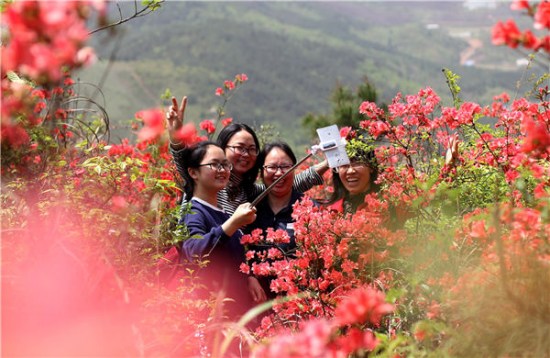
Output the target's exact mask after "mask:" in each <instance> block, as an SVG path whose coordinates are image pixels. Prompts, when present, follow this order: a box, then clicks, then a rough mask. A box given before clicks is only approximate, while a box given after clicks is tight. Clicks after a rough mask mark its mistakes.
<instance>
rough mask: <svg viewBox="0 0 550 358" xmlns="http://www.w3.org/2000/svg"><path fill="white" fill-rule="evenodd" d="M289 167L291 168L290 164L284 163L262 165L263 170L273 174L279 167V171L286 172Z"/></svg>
mask: <svg viewBox="0 0 550 358" xmlns="http://www.w3.org/2000/svg"><path fill="white" fill-rule="evenodd" d="M290 168H292V165H289V164H286V165H264V170H265V171H266V172H268V173H269V174H275V173H277V171H278V170H279V169H281V172H283V173H286V172H287V171H288V170H289V169H290Z"/></svg>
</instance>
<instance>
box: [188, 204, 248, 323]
mask: <svg viewBox="0 0 550 358" xmlns="http://www.w3.org/2000/svg"><path fill="white" fill-rule="evenodd" d="M229 217H230V216H229V215H228V214H226V213H225V212H224V211H222V210H221V209H217V208H214V207H213V206H211V205H208V204H206V203H205V202H204V201H201V200H197V199H196V198H193V199H191V212H190V213H189V214H186V215H184V216H183V217H182V218H181V220H180V223H181V224H185V225H186V226H187V230H188V231H189V235H190V238H189V239H187V240H185V241H184V242H183V243H182V246H181V248H182V250H181V251H182V259H183V260H186V261H188V262H196V261H198V260H207V261H208V264H207V265H206V267H204V268H201V269H200V270H199V278H200V279H201V281H202V283H203V284H204V285H205V286H206V287H207V288H208V289H209V291H219V290H221V289H223V290H224V292H225V293H226V294H227V296H228V297H231V298H233V299H235V300H236V301H237V302H238V304H239V305H240V306H241V308H240V309H243V310H246V309H247V308H249V307H251V303H250V295H249V293H248V282H247V275H245V274H243V273H241V272H239V266H240V265H241V263H243V262H244V261H245V258H244V247H243V246H242V245H241V242H240V240H241V237H242V232H241V231H240V230H238V231H236V232H235V234H233V235H232V236H228V235H227V234H225V232H224V231H223V230H222V227H221V225H222V224H223V223H224V222H225V221H226V220H227V219H229ZM233 313H236V314H242V313H243V312H235V311H234V312H233Z"/></svg>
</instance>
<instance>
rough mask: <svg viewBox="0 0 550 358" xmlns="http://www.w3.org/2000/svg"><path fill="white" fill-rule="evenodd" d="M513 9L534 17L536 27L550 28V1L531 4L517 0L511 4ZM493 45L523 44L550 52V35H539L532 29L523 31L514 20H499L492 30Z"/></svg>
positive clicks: (536, 49)
mask: <svg viewBox="0 0 550 358" xmlns="http://www.w3.org/2000/svg"><path fill="white" fill-rule="evenodd" d="M510 7H511V9H512V10H519V11H525V12H526V14H527V15H529V16H531V17H533V20H534V27H535V29H538V30H545V29H549V28H550V2H548V1H546V0H544V1H541V2H540V3H538V4H534V3H533V4H531V3H529V2H528V1H525V0H515V1H513V2H512V4H511V6H510ZM492 42H493V45H497V46H499V45H506V46H508V47H511V48H514V49H515V48H517V47H518V46H523V47H524V48H527V49H529V50H532V51H538V50H539V49H543V50H545V51H546V52H550V36H548V35H545V36H537V35H535V34H534V33H533V32H532V31H531V30H525V31H523V32H522V31H521V30H520V29H519V28H518V26H517V24H516V23H515V21H514V20H511V19H510V20H507V21H505V22H502V21H499V22H497V24H496V25H495V26H494V27H493V31H492Z"/></svg>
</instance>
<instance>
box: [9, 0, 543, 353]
mask: <svg viewBox="0 0 550 358" xmlns="http://www.w3.org/2000/svg"><path fill="white" fill-rule="evenodd" d="M513 4H514V7H520V8H523V9H526V10H527V11H528V13H529V14H530V15H533V16H534V18H535V21H536V23H537V24H541V26H546V25H547V23H548V21H546V20H545V15H544V14H546V13H547V12H546V11H545V8H546V5H547V3H546V2H542V3H540V4H539V5H538V6H535V5H532V4H528V3H527V2H522V1H517V2H514V3H513ZM92 14H95V15H94V16H92ZM4 15H5V17H4V18H5V19H6V25H7V30H8V32H7V33H6V34H5V38H6V41H5V42H3V47H2V68H1V74H2V79H1V80H2V122H1V126H2V135H1V146H2V159H1V165H2V167H1V168H2V193H1V196H0V198H1V200H2V244H3V247H2V248H3V250H2V292H3V297H2V320H3V338H2V343H3V349H4V352H5V353H6V354H8V355H58V356H63V355H65V356H67V355H83V354H84V355H95V356H113V355H116V356H122V355H130V356H138V355H140V356H190V355H191V356H201V355H202V356H206V355H208V354H212V355H214V356H221V355H223V354H224V352H225V349H226V347H227V346H228V344H229V342H230V341H231V340H232V339H235V340H236V339H238V337H239V336H240V337H241V339H243V342H244V343H243V344H245V345H247V346H248V347H247V350H248V351H249V352H250V354H251V355H253V356H257V357H264V356H278V357H287V356H288V357H292V356H300V357H302V356H319V357H321V356H323V357H324V356H336V357H345V356H356V357H363V356H392V357H393V356H396V355H398V356H407V355H410V356H419V355H420V356H423V355H425V356H429V355H436V356H442V355H447V356H487V355H491V356H522V355H532V356H545V355H548V353H549V352H550V346H549V343H548V342H547V340H546V339H545V337H548V336H549V334H550V300H548V289H547V288H548V285H549V284H550V282H548V281H549V278H550V242H549V237H550V218H549V215H550V214H549V213H550V211H549V200H550V199H549V198H550V196H549V194H550V189H549V187H550V186H549V184H550V164H549V155H550V120H549V117H548V107H549V102H548V94H549V92H548V88H547V87H546V86H545V85H543V84H542V83H543V82H541V81H539V82H536V83H535V84H534V85H535V86H536V88H537V91H536V92H535V93H534V96H533V97H532V98H518V99H513V100H512V99H511V98H510V97H509V96H508V95H507V94H505V93H504V94H502V95H500V96H497V97H495V98H494V100H493V103H491V104H490V105H486V106H482V105H480V104H477V103H474V102H463V101H462V100H461V98H460V89H459V85H458V80H459V77H458V76H457V75H456V74H454V73H452V72H451V71H448V70H447V71H446V72H445V74H446V76H447V81H448V83H449V88H450V95H451V98H452V100H453V101H452V102H453V104H452V105H451V106H444V105H443V104H442V100H441V98H440V96H439V95H438V94H437V93H435V92H434V91H433V90H432V89H430V88H424V89H421V90H419V91H418V93H416V94H397V95H396V96H395V98H394V99H393V100H392V102H391V104H390V105H388V106H387V108H380V107H378V106H377V105H376V104H375V103H373V102H368V101H366V102H363V103H362V104H361V105H360V107H359V108H357V111H358V113H359V114H360V115H361V116H362V121H361V122H360V128H353V129H351V128H343V131H342V135H345V136H348V137H349V138H351V137H353V136H364V137H369V138H372V140H373V141H374V143H375V146H376V157H377V161H378V164H379V169H380V175H379V178H378V182H379V185H380V187H381V190H380V192H379V193H374V194H370V195H368V196H366V197H365V202H366V204H367V205H366V209H365V210H361V211H359V212H357V213H356V214H354V215H349V214H347V215H343V214H338V213H335V212H331V211H329V210H327V209H326V208H322V207H319V206H316V205H313V202H312V200H311V199H310V198H313V199H322V198H326V195H327V192H329V191H330V180H331V175H332V173H331V172H329V173H327V174H326V178H325V179H326V185H325V186H321V187H317V188H315V189H313V190H311V191H310V192H308V193H307V194H308V198H306V199H305V200H303V201H302V202H300V203H297V204H295V206H294V216H295V220H296V222H295V224H294V229H295V235H296V244H297V250H296V253H295V255H293V256H289V255H285V254H284V253H283V252H281V251H280V250H278V249H276V248H275V245H276V244H277V243H285V242H288V240H289V237H288V235H287V234H286V232H283V231H268V232H267V233H261V232H259V231H255V232H253V233H252V234H251V235H247V236H244V237H243V244H245V245H256V247H258V246H259V247H261V248H262V249H256V250H249V251H248V252H247V257H248V259H250V260H251V261H253V262H254V263H253V264H252V265H250V266H249V265H248V264H246V263H243V265H242V266H241V270H242V271H243V272H246V273H254V274H255V275H257V276H270V277H272V278H273V280H272V282H271V289H272V291H273V292H275V293H276V294H277V295H278V299H277V300H275V301H274V302H269V303H267V304H265V305H263V306H260V307H258V308H256V310H255V311H251V312H250V314H249V315H248V316H247V317H245V321H247V322H249V321H250V320H251V319H252V318H251V317H252V316H255V315H257V314H258V313H259V312H260V311H262V310H264V311H265V312H264V313H263V314H262V316H261V318H262V319H261V322H260V323H259V324H258V327H256V328H255V329H249V328H250V326H246V322H244V321H241V322H237V323H231V322H226V321H224V320H223V317H222V315H221V313H220V312H221V310H220V307H221V306H222V305H223V300H224V297H223V295H220V296H218V297H212V298H211V299H198V298H197V297H196V295H195V290H196V289H197V288H198V287H197V284H196V282H195V280H194V276H195V274H196V270H198V269H199V268H198V267H195V266H190V265H189V266H183V267H181V275H180V277H179V281H178V282H177V284H176V285H175V286H172V287H167V286H166V285H164V284H163V282H162V272H163V266H162V264H160V265H159V262H160V263H162V262H164V261H163V257H164V254H165V253H166V251H167V250H168V249H169V248H170V247H173V246H174V245H178V244H180V243H181V241H182V240H185V239H186V238H187V235H186V230H185V227H181V226H178V225H177V222H178V218H179V213H180V208H179V205H178V203H179V202H180V200H181V191H180V189H179V186H178V183H179V181H180V178H179V177H178V175H177V173H176V172H175V169H174V166H173V163H171V156H170V154H169V152H168V138H167V135H166V133H165V128H164V120H165V114H164V111H165V109H163V108H160V107H159V108H152V109H144V110H143V111H140V112H138V113H136V118H135V121H134V122H133V124H132V126H133V129H134V130H135V131H136V134H137V137H138V142H137V143H131V142H130V141H129V140H127V139H126V140H122V141H121V142H120V143H111V142H110V140H109V117H108V114H107V113H106V112H105V111H104V110H103V109H102V108H101V106H100V105H99V104H97V103H95V102H93V101H91V100H90V99H87V98H83V97H80V95H79V94H78V93H77V92H76V91H75V88H74V82H73V80H72V79H71V76H70V75H71V71H72V70H75V69H77V68H79V67H81V66H85V65H87V64H89V63H91V62H93V59H94V55H93V49H91V48H88V47H86V44H85V42H86V40H87V38H88V36H89V31H88V30H87V28H86V21H88V22H89V21H91V19H92V18H94V19H97V20H98V21H99V23H100V25H101V24H103V23H104V22H105V4H104V3H103V2H101V1H90V2H86V1H80V2H53V3H47V4H46V3H42V2H38V1H34V2H33V1H24V2H13V3H8V4H6V6H5V9H4ZM497 26H501V25H497ZM67 29H70V31H67ZM16 33H17V36H15V34H16ZM500 33H502V32H500ZM505 33H506V34H509V32H505ZM503 36H504V35H503ZM506 36H508V35H506ZM529 36H530V35H529ZM529 36H527V35H525V36H523V37H521V39H528V38H530V37H529ZM497 37H498V36H496V35H495V36H494V38H497ZM512 37H513V36H512ZM512 37H510V36H508V37H505V38H506V39H508V38H512ZM513 38H514V39H516V40H514V41H516V42H514V43H513V44H516V45H518V44H519V42H517V41H518V40H517V36H516V37H513ZM540 41H541V42H540V43H541V44H542V45H540V46H539V45H537V46H538V47H532V46H531V45H529V46H531V47H528V48H530V49H531V48H532V49H535V48H540V49H544V48H545V47H544V41H545V40H544V39H542V40H540ZM531 42H532V41H531ZM531 42H528V43H531ZM504 43H506V44H509V45H512V43H510V42H509V41H508V40H506V41H504ZM247 80H248V77H247V76H246V74H243V73H241V74H237V75H236V76H235V77H234V78H233V79H228V80H225V81H223V82H222V83H223V84H222V86H220V87H219V88H217V89H215V90H214V91H213V95H215V96H218V97H219V99H220V106H219V107H218V110H217V118H214V119H205V120H203V121H202V122H200V123H199V124H198V125H195V124H194V123H192V122H187V123H186V124H185V125H184V126H183V127H182V129H181V130H180V132H179V134H178V137H179V139H180V140H181V141H184V142H185V143H188V144H191V143H194V142H197V141H200V140H204V139H211V138H212V137H213V136H214V135H215V133H216V132H217V131H218V130H219V129H220V127H223V126H225V125H227V124H229V123H231V121H232V118H231V117H228V116H227V114H226V113H225V110H224V108H225V104H226V103H227V101H228V100H230V98H231V96H233V95H234V94H235V93H236V91H237V90H238V89H240V88H241V86H242V85H244V84H245V83H246V81H247ZM396 222H397V225H395V224H396ZM245 327H246V328H245ZM213 332H214V333H216V334H218V335H217V336H216V339H215V344H214V347H212V345H211V344H210V343H208V342H207V338H206V337H209V336H212V333H213ZM220 333H224V334H225V338H224V337H222V336H221V335H219V334H220ZM29 339H32V341H33V344H32V345H30V344H29V343H28V342H29Z"/></svg>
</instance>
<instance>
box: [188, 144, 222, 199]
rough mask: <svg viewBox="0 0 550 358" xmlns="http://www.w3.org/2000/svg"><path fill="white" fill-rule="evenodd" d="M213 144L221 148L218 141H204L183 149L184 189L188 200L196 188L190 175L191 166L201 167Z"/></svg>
mask: <svg viewBox="0 0 550 358" xmlns="http://www.w3.org/2000/svg"><path fill="white" fill-rule="evenodd" d="M211 145H213V146H215V147H219V148H221V147H220V145H219V144H218V143H216V142H212V141H202V142H199V143H196V144H194V145H192V146H189V147H185V148H183V149H182V150H183V151H184V152H183V157H184V158H185V160H184V161H183V162H182V166H183V171H182V173H181V174H182V175H183V191H184V192H185V197H186V198H187V200H190V199H191V198H192V197H193V191H194V190H195V181H194V180H193V178H191V175H189V168H199V165H200V164H201V162H202V160H203V159H204V156H205V155H206V152H207V151H208V147H209V146H211Z"/></svg>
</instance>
